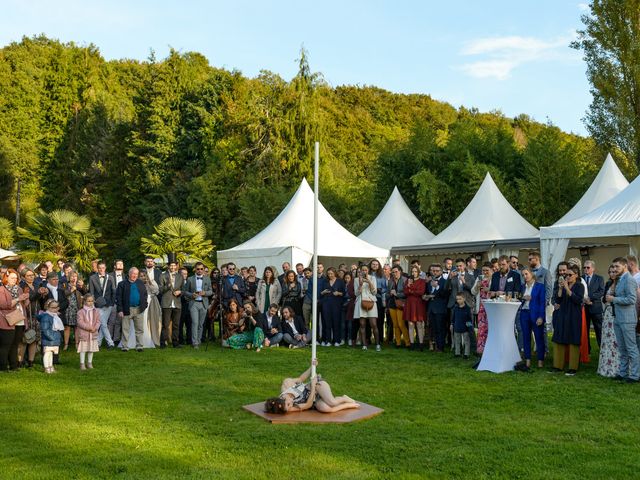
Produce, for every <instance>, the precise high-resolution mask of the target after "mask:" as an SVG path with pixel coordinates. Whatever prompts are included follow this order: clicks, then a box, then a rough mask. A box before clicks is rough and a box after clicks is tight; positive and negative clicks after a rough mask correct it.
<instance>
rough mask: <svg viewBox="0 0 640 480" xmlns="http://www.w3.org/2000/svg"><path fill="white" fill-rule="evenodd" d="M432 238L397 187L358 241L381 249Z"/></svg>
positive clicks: (414, 243) (424, 241)
mask: <svg viewBox="0 0 640 480" xmlns="http://www.w3.org/2000/svg"><path fill="white" fill-rule="evenodd" d="M433 237H434V235H433V233H431V232H430V231H429V229H428V228H427V227H425V226H424V225H423V224H422V223H421V222H420V220H418V219H417V218H416V216H415V215H414V214H413V212H412V211H411V209H410V208H409V206H408V205H407V204H406V202H405V201H404V199H403V198H402V195H400V191H399V190H398V187H394V189H393V192H392V193H391V196H390V197H389V200H387V203H386V204H385V206H384V208H383V209H382V210H381V211H380V213H379V214H378V216H377V217H376V218H375V220H374V221H373V222H371V224H370V225H369V226H368V227H367V228H366V229H365V230H364V232H362V233H361V234H360V235H359V236H358V238H359V239H361V240H364V241H365V242H369V243H371V244H373V245H377V246H378V247H382V248H391V247H393V246H396V245H416V244H420V243H426V242H428V241H429V240H431V239H432V238H433Z"/></svg>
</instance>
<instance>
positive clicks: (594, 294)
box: [583, 260, 604, 352]
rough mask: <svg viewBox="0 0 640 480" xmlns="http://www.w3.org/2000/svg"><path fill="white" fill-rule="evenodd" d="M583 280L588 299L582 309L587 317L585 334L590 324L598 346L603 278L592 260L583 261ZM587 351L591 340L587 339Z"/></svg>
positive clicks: (600, 329)
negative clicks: (598, 273)
mask: <svg viewBox="0 0 640 480" xmlns="http://www.w3.org/2000/svg"><path fill="white" fill-rule="evenodd" d="M583 278H584V281H585V282H587V294H588V295H589V300H586V301H585V305H584V311H585V317H586V319H587V335H589V330H590V328H591V324H592V323H593V329H594V330H595V332H596V341H597V342H598V347H599V346H600V340H601V338H602V311H603V309H602V297H604V278H602V277H601V276H600V275H597V274H596V263H595V262H594V261H593V260H587V261H586V262H584V276H583ZM589 352H591V340H589Z"/></svg>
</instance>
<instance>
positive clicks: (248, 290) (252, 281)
mask: <svg viewBox="0 0 640 480" xmlns="http://www.w3.org/2000/svg"><path fill="white" fill-rule="evenodd" d="M259 281H260V279H258V277H257V276H256V267H255V266H254V265H251V266H250V267H249V268H248V269H247V278H245V279H244V287H245V292H244V298H245V300H249V301H250V302H251V303H255V301H256V294H257V292H258V282H259Z"/></svg>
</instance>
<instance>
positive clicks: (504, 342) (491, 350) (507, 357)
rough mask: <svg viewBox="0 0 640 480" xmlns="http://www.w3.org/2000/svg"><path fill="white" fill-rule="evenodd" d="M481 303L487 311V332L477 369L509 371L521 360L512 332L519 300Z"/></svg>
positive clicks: (498, 371)
mask: <svg viewBox="0 0 640 480" xmlns="http://www.w3.org/2000/svg"><path fill="white" fill-rule="evenodd" d="M482 303H483V304H484V309H485V311H486V312H487V321H488V323H489V333H488V336H487V342H486V343H485V346H484V353H483V354H482V360H481V361H480V365H478V370H487V371H489V372H494V373H502V372H509V371H511V370H513V367H514V365H515V364H516V363H518V362H519V361H520V360H521V359H520V352H519V351H518V343H517V342H516V337H515V334H514V321H515V318H516V314H517V313H518V309H519V308H520V302H504V301H497V302H495V301H484V300H483V301H482Z"/></svg>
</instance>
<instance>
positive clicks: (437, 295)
mask: <svg viewBox="0 0 640 480" xmlns="http://www.w3.org/2000/svg"><path fill="white" fill-rule="evenodd" d="M446 285H447V280H446V279H445V278H444V276H441V277H440V280H438V290H434V288H433V286H431V282H427V294H428V295H433V296H434V297H433V298H432V299H431V300H430V301H429V314H432V313H433V314H436V315H438V314H440V315H442V314H446V313H447V302H448V301H449V291H448V290H447V289H446Z"/></svg>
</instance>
